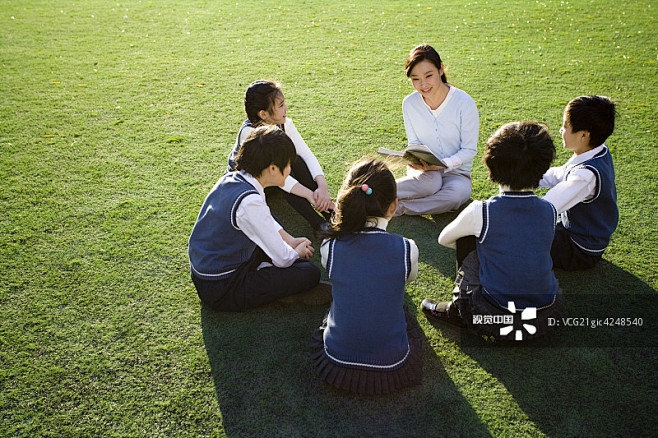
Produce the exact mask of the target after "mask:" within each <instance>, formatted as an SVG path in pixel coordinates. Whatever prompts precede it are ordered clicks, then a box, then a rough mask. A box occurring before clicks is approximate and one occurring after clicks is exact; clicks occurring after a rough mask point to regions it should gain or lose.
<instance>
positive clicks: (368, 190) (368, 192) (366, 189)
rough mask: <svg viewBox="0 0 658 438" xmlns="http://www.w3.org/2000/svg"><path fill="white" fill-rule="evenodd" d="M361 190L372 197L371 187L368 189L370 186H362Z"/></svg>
mask: <svg viewBox="0 0 658 438" xmlns="http://www.w3.org/2000/svg"><path fill="white" fill-rule="evenodd" d="M361 190H363V191H364V192H366V195H372V189H371V188H370V187H368V184H364V185H362V186H361Z"/></svg>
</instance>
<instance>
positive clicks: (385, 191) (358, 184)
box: [323, 159, 397, 238]
mask: <svg viewBox="0 0 658 438" xmlns="http://www.w3.org/2000/svg"><path fill="white" fill-rule="evenodd" d="M396 197H397V186H396V183H395V177H394V176H393V174H392V173H391V171H390V170H389V169H388V167H386V164H384V163H383V162H382V161H379V160H375V159H365V160H361V161H359V162H357V163H356V164H354V165H353V166H352V168H351V169H350V170H349V172H348V174H347V176H346V177H345V181H344V182H343V187H342V188H341V189H340V191H339V192H338V199H337V201H336V210H335V211H334V216H333V217H332V219H331V224H330V225H331V226H330V227H329V229H328V230H327V231H326V232H325V233H324V235H323V237H326V238H340V237H343V236H346V235H349V234H355V233H358V232H360V231H362V230H363V229H364V228H365V227H366V225H367V221H368V218H370V217H383V216H385V215H386V213H387V211H388V208H389V206H390V205H391V203H393V201H395V198H396Z"/></svg>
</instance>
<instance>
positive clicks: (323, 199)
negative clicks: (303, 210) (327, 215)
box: [312, 187, 336, 212]
mask: <svg viewBox="0 0 658 438" xmlns="http://www.w3.org/2000/svg"><path fill="white" fill-rule="evenodd" d="M312 204H313V205H314V206H315V209H316V210H317V211H321V212H328V211H329V210H333V209H335V208H336V205H335V204H334V203H333V202H332V201H331V196H329V191H328V190H327V189H326V187H324V188H323V187H318V188H317V190H315V192H313V202H312Z"/></svg>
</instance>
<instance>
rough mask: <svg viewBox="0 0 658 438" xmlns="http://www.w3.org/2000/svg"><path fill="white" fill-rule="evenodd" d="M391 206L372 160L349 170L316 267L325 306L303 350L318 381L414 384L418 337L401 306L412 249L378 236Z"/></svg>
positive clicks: (361, 386) (362, 385) (388, 179)
mask: <svg viewBox="0 0 658 438" xmlns="http://www.w3.org/2000/svg"><path fill="white" fill-rule="evenodd" d="M397 206H398V201H397V195H396V184H395V177H394V176H393V174H392V173H391V171H390V170H389V169H388V168H387V167H386V165H385V164H384V163H383V162H381V161H379V160H373V159H369V160H361V161H359V162H357V163H356V164H355V165H354V166H352V168H351V169H350V170H349V172H348V174H347V176H346V178H345V181H344V183H343V187H342V188H341V189H340V191H339V193H338V200H337V203H336V210H335V211H334V215H333V218H332V221H331V224H330V227H329V228H328V229H327V230H326V231H325V237H327V238H326V239H325V240H324V242H323V243H322V247H321V255H322V264H323V266H324V267H325V268H326V269H327V273H328V274H329V279H330V280H331V282H332V295H333V302H332V304H331V308H330V309H329V313H328V314H327V316H326V318H325V320H324V322H323V324H322V326H321V327H319V328H318V329H317V330H316V331H315V332H314V333H313V337H312V342H311V350H312V359H313V361H314V363H315V366H316V367H317V369H318V371H319V372H320V375H321V378H322V379H323V380H324V381H325V382H326V383H328V384H329V385H332V386H334V387H337V388H339V389H344V390H347V391H352V392H356V393H359V394H386V393H389V392H392V391H395V390H397V389H399V388H402V387H405V386H412V385H417V384H419V383H420V381H421V379H422V372H423V358H422V348H421V346H422V342H421V341H422V332H421V331H420V327H419V326H418V324H417V322H416V321H415V320H414V319H413V318H412V317H411V316H410V315H409V314H408V313H407V310H406V306H405V305H404V288H405V283H407V282H409V281H412V280H414V279H415V278H416V275H417V272H418V248H417V246H416V244H415V243H414V241H413V240H411V239H406V238H404V237H402V236H398V235H396V234H390V233H387V232H386V227H387V225H388V221H389V220H390V219H391V217H392V216H393V214H394V213H395V210H396V208H397Z"/></svg>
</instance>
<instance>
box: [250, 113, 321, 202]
mask: <svg viewBox="0 0 658 438" xmlns="http://www.w3.org/2000/svg"><path fill="white" fill-rule="evenodd" d="M284 126H285V131H286V134H287V135H288V137H290V139H291V140H292V142H293V144H294V145H295V152H296V153H297V155H299V156H300V157H301V159H302V160H304V163H306V166H307V167H308V170H309V172H310V173H311V176H312V177H313V179H315V178H316V177H317V176H318V175H322V176H324V173H323V172H322V167H321V166H320V163H319V162H318V159H317V158H315V155H313V152H311V149H310V148H309V147H308V145H307V144H306V142H305V141H304V139H303V138H302V136H301V134H300V133H299V131H297V128H296V127H295V124H294V123H293V122H292V119H289V118H287V117H286V122H285V125H284ZM253 130H254V128H252V127H245V128H244V129H243V130H242V133H241V134H240V140H239V141H240V144H242V143H243V142H244V141H245V139H246V138H247V136H248V135H249V134H250V133H251V131H253ZM297 182H298V181H297V180H296V179H295V178H293V177H292V176H288V178H286V182H285V184H284V185H283V187H282V189H283V190H285V191H286V192H290V190H292V187H293V186H294V185H295V184H297Z"/></svg>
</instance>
